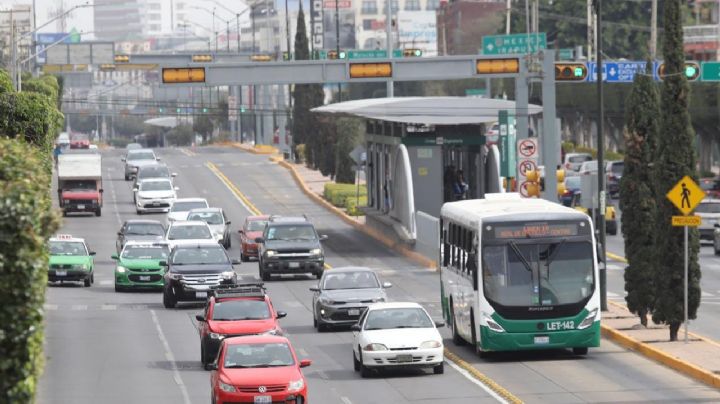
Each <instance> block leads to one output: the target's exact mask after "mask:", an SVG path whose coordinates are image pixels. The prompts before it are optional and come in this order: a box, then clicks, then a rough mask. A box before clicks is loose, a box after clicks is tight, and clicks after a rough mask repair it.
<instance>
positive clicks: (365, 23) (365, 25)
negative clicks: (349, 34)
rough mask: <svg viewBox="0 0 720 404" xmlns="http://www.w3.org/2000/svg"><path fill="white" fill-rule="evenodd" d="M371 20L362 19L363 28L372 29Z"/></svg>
mask: <svg viewBox="0 0 720 404" xmlns="http://www.w3.org/2000/svg"><path fill="white" fill-rule="evenodd" d="M372 23H373V20H363V29H364V30H365V31H369V30H371V29H372Z"/></svg>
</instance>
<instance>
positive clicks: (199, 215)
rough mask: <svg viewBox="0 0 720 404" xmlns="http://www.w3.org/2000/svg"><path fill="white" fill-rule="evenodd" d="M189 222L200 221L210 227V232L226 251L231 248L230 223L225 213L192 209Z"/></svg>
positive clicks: (205, 209) (220, 210)
mask: <svg viewBox="0 0 720 404" xmlns="http://www.w3.org/2000/svg"><path fill="white" fill-rule="evenodd" d="M187 220H198V221H201V222H205V223H207V224H208V226H210V230H211V231H212V232H213V235H214V236H215V238H216V239H217V240H218V243H220V244H222V246H223V247H225V249H229V248H230V221H229V220H227V217H226V216H225V212H224V211H223V210H222V209H220V208H203V209H192V210H191V211H190V212H189V213H188V216H187Z"/></svg>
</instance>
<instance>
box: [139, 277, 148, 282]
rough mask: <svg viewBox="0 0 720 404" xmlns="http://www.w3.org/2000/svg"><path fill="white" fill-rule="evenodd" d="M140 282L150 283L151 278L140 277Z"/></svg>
mask: <svg viewBox="0 0 720 404" xmlns="http://www.w3.org/2000/svg"><path fill="white" fill-rule="evenodd" d="M140 280H141V281H149V280H150V277H149V276H140Z"/></svg>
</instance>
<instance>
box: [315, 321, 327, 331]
mask: <svg viewBox="0 0 720 404" xmlns="http://www.w3.org/2000/svg"><path fill="white" fill-rule="evenodd" d="M329 329H330V326H328V325H327V324H323V323H322V322H321V321H318V325H317V330H318V332H325V331H327V330H329Z"/></svg>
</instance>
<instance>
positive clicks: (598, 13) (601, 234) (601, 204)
mask: <svg viewBox="0 0 720 404" xmlns="http://www.w3.org/2000/svg"><path fill="white" fill-rule="evenodd" d="M594 1H595V18H596V19H597V35H596V38H597V44H596V46H595V48H596V50H597V55H596V56H595V60H596V63H597V74H598V77H596V80H597V101H598V122H597V129H598V131H597V166H598V169H597V176H598V211H597V220H596V221H595V223H596V228H595V229H596V231H597V233H598V243H600V251H599V254H600V257H598V259H599V260H600V262H602V267H601V268H600V310H603V311H607V309H608V308H607V264H606V260H605V250H606V248H607V247H606V246H605V134H604V132H603V120H604V119H605V106H604V103H603V74H602V71H603V64H602V62H603V60H602V49H603V44H602V0H594Z"/></svg>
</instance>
